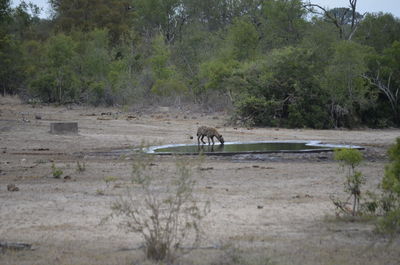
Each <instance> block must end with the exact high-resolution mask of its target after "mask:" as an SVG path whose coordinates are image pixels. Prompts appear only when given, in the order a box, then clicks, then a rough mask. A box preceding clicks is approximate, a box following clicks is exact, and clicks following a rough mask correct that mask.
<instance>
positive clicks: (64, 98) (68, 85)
mask: <svg viewBox="0 0 400 265" xmlns="http://www.w3.org/2000/svg"><path fill="white" fill-rule="evenodd" d="M75 48H76V43H75V42H74V40H73V39H72V38H71V37H69V36H66V35H64V34H58V35H55V36H53V37H52V38H50V39H49V40H48V41H47V42H46V46H45V54H44V56H43V58H44V59H43V60H42V61H40V62H39V66H38V67H40V70H39V71H38V73H37V74H36V76H35V77H34V78H33V79H32V80H31V82H30V86H31V89H32V92H33V94H34V95H35V94H36V95H38V96H42V97H43V96H44V95H46V98H42V99H44V100H45V101H47V102H58V103H66V102H71V101H75V100H76V99H77V98H78V97H79V93H80V90H79V89H78V85H79V80H78V77H77V72H76V70H75V69H74V68H75V67H74V59H75V57H76V51H75Z"/></svg>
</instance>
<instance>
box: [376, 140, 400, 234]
mask: <svg viewBox="0 0 400 265" xmlns="http://www.w3.org/2000/svg"><path fill="white" fill-rule="evenodd" d="M389 158H390V161H391V162H390V164H388V165H387V167H386V169H385V175H384V177H383V179H382V183H381V187H382V189H383V191H384V194H383V195H382V199H381V206H382V208H383V210H384V217H383V218H382V220H381V222H380V224H379V228H380V230H381V231H384V232H387V233H391V234H395V233H399V232H400V138H397V140H396V143H395V144H394V145H393V146H392V147H391V148H390V149H389Z"/></svg>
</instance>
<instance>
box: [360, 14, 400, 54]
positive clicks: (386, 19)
mask: <svg viewBox="0 0 400 265" xmlns="http://www.w3.org/2000/svg"><path fill="white" fill-rule="evenodd" d="M399 36H400V20H399V19H398V18H396V17H394V16H393V15H392V14H388V13H377V14H375V13H372V14H366V16H365V18H364V19H363V20H362V21H361V24H360V26H359V28H358V30H357V31H356V34H355V37H354V40H355V41H357V42H359V43H361V44H363V45H367V46H370V47H374V48H375V50H376V51H377V52H378V53H382V52H383V50H384V49H386V48H390V46H391V45H392V44H393V42H394V41H396V40H397V41H398V40H399Z"/></svg>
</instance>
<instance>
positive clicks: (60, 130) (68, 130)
mask: <svg viewBox="0 0 400 265" xmlns="http://www.w3.org/2000/svg"><path fill="white" fill-rule="evenodd" d="M50 133H52V134H77V133H78V123H77V122H52V123H50Z"/></svg>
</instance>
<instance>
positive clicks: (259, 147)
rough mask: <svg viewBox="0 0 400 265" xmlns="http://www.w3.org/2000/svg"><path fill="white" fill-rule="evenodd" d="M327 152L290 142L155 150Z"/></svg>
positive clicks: (188, 146) (194, 152)
mask: <svg viewBox="0 0 400 265" xmlns="http://www.w3.org/2000/svg"><path fill="white" fill-rule="evenodd" d="M322 149H323V150H327V149H329V148H327V147H325V146H312V145H307V143H290V142H268V143H232V144H229V143H227V144H225V145H219V144H218V145H217V144H216V145H214V146H212V145H200V146H199V145H180V146H170V147H160V148H156V149H154V153H170V154H197V153H200V152H203V153H215V154H232V153H237V154H243V153H275V152H302V151H303V152H308V151H317V150H321V151H322Z"/></svg>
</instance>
